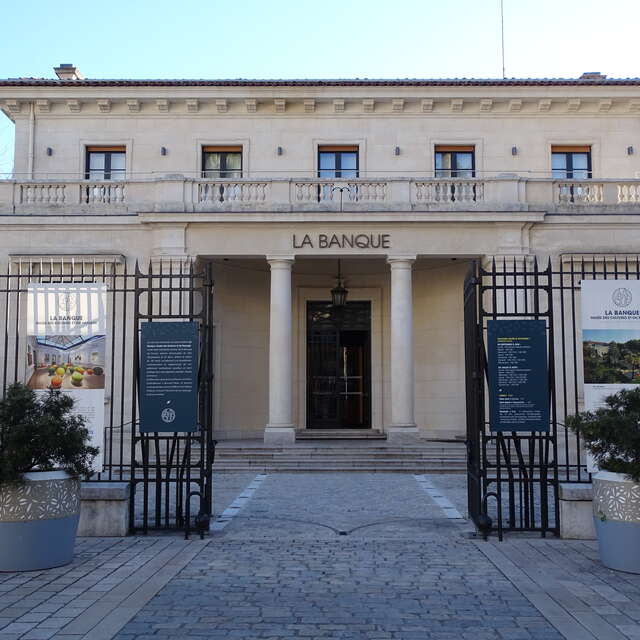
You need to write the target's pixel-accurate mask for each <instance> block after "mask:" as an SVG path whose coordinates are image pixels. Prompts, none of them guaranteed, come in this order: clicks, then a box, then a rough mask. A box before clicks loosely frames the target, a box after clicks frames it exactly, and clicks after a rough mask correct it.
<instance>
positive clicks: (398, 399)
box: [386, 256, 418, 440]
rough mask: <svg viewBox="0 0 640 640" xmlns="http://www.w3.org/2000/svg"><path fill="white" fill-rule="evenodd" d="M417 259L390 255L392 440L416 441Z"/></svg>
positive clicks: (390, 427) (390, 433)
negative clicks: (413, 280) (414, 275)
mask: <svg viewBox="0 0 640 640" xmlns="http://www.w3.org/2000/svg"><path fill="white" fill-rule="evenodd" d="M415 259H416V256H389V257H388V258H387V262H388V263H389V265H390V266H391V424H390V425H389V426H388V427H387V429H386V431H387V437H388V438H389V440H402V439H403V438H407V437H408V438H409V439H411V438H415V437H416V436H417V434H418V429H417V426H416V420H415V415H414V399H415V398H414V396H415V385H414V365H413V293H412V285H411V268H412V265H413V263H414V262H415Z"/></svg>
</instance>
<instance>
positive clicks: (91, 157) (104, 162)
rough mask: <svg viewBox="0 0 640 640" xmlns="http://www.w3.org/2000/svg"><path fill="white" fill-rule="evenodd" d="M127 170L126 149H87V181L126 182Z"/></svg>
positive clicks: (114, 147) (103, 147)
mask: <svg viewBox="0 0 640 640" xmlns="http://www.w3.org/2000/svg"><path fill="white" fill-rule="evenodd" d="M125 168H126V147H124V146H109V147H107V146H90V147H87V155H86V164H85V176H84V177H85V179H86V180H124V178H125Z"/></svg>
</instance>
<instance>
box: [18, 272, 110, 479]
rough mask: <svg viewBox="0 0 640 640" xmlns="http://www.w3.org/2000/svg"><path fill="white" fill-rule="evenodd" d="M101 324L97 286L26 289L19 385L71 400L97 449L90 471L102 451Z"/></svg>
mask: <svg viewBox="0 0 640 640" xmlns="http://www.w3.org/2000/svg"><path fill="white" fill-rule="evenodd" d="M106 322H107V314H106V286H105V285H103V284H92V283H88V284H84V283H78V284H65V283H60V284H29V286H28V298H27V354H26V375H25V382H26V384H27V386H28V387H29V388H30V389H34V390H35V391H36V392H44V391H46V390H48V389H59V390H60V391H62V392H63V393H68V394H69V395H71V396H72V397H73V399H74V401H75V405H74V411H75V412H76V413H78V414H80V415H83V416H84V417H85V418H86V426H87V428H88V429H89V432H90V433H91V444H92V445H94V446H96V447H99V449H100V454H99V455H98V456H97V457H96V459H95V461H94V464H93V468H94V470H95V471H100V470H101V469H102V461H103V449H104V442H103V440H104V388H105V336H106Z"/></svg>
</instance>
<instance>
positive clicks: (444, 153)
mask: <svg viewBox="0 0 640 640" xmlns="http://www.w3.org/2000/svg"><path fill="white" fill-rule="evenodd" d="M435 153H436V165H435V166H436V171H435V174H436V178H475V175H476V161H475V147H474V146H473V145H441V144H439V145H436V148H435Z"/></svg>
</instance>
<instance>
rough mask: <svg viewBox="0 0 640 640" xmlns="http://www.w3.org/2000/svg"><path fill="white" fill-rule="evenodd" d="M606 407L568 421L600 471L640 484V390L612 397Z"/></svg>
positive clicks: (586, 412)
mask: <svg viewBox="0 0 640 640" xmlns="http://www.w3.org/2000/svg"><path fill="white" fill-rule="evenodd" d="M605 405H606V406H604V407H602V408H600V409H596V410H595V411H584V412H582V413H579V414H577V415H575V416H568V417H567V421H566V422H567V426H568V427H569V428H570V429H571V430H572V431H574V432H576V433H578V434H579V435H580V437H581V438H582V440H583V441H584V444H585V446H586V448H587V450H588V451H589V452H590V453H591V455H593V457H594V458H595V460H596V462H597V464H598V466H599V467H600V469H602V470H604V471H614V472H616V473H624V474H625V475H627V476H630V477H631V479H632V480H634V481H635V482H640V388H639V389H632V390H629V389H623V390H622V391H619V392H618V393H616V394H614V395H611V396H608V397H607V398H606V400H605Z"/></svg>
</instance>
